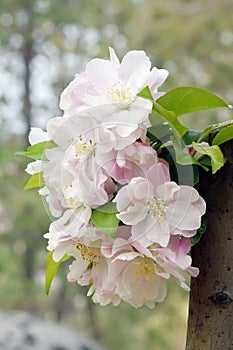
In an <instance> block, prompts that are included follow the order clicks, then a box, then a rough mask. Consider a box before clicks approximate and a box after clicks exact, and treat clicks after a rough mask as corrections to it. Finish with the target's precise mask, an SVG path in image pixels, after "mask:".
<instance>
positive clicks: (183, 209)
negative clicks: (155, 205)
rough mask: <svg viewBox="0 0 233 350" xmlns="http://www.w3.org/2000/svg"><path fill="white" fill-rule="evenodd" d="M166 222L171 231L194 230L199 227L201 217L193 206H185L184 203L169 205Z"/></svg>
mask: <svg viewBox="0 0 233 350" xmlns="http://www.w3.org/2000/svg"><path fill="white" fill-rule="evenodd" d="M166 218H167V221H168V223H169V225H170V227H171V230H172V231H173V230H174V229H176V228H177V229H179V230H194V229H198V228H199V227H200V225H201V215H200V212H199V210H198V209H196V208H195V207H194V206H193V205H189V206H185V204H184V203H181V204H180V203H177V205H174V206H173V205H171V206H169V207H168V209H167V213H166Z"/></svg>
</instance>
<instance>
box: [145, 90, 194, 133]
mask: <svg viewBox="0 0 233 350" xmlns="http://www.w3.org/2000/svg"><path fill="white" fill-rule="evenodd" d="M138 96H139V97H143V98H147V99H148V100H150V101H152V102H153V111H154V112H157V113H159V114H160V115H162V116H163V117H164V118H165V120H166V121H167V122H168V123H169V124H170V125H171V126H172V128H173V130H174V131H175V132H176V134H177V136H179V137H182V136H183V135H184V134H185V133H186V131H187V130H188V129H187V128H186V127H185V126H184V125H183V124H181V123H180V122H179V121H178V119H177V115H176V113H175V112H174V111H173V110H168V109H167V108H166V107H164V106H163V105H162V104H161V103H159V101H160V99H161V98H162V97H163V96H162V97H160V98H159V99H157V100H156V101H154V98H153V96H152V94H151V91H150V89H149V87H148V86H146V87H145V88H144V89H143V90H142V91H140V92H139V94H138ZM164 96H165V95H164ZM156 119H157V118H152V120H151V121H152V123H153V120H155V122H156V124H157V121H156Z"/></svg>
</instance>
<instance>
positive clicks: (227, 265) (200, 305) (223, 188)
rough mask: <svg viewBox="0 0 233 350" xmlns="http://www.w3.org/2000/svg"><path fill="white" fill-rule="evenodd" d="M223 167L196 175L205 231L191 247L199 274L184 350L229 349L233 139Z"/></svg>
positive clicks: (232, 333)
mask: <svg viewBox="0 0 233 350" xmlns="http://www.w3.org/2000/svg"><path fill="white" fill-rule="evenodd" d="M222 151H223V153H224V155H225V157H227V162H226V164H225V166H224V167H223V168H222V169H221V170H220V171H218V172H217V174H216V175H211V174H203V176H201V177H200V188H199V192H200V194H201V195H202V196H203V197H204V199H205V200H206V203H207V214H206V221H207V231H206V232H205V234H204V236H203V237H202V239H201V241H200V242H199V243H198V244H197V245H196V246H194V247H193V248H192V258H193V266H198V267H199V268H200V275H199V276H198V277H197V278H196V279H193V280H192V282H191V294H190V305H189V321H188V334H187V344H186V350H233V254H232V253H233V142H232V141H231V142H227V143H226V144H224V146H223V148H222Z"/></svg>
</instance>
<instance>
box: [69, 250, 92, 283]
mask: <svg viewBox="0 0 233 350" xmlns="http://www.w3.org/2000/svg"><path fill="white" fill-rule="evenodd" d="M89 263H90V262H89V261H88V260H84V259H82V258H81V254H80V258H79V259H78V260H74V261H73V263H72V264H71V265H70V266H69V269H70V272H69V273H68V275H67V279H68V281H69V282H76V281H78V279H79V278H80V277H81V276H82V275H83V274H84V272H85V271H86V269H87V267H88V265H89Z"/></svg>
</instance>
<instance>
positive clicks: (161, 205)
mask: <svg viewBox="0 0 233 350" xmlns="http://www.w3.org/2000/svg"><path fill="white" fill-rule="evenodd" d="M147 207H148V214H151V215H152V217H157V218H158V220H159V222H161V221H162V220H163V218H164V215H165V214H166V211H167V207H168V205H167V204H166V203H165V202H164V200H162V199H161V198H156V197H151V199H150V200H149V202H148V203H147Z"/></svg>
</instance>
